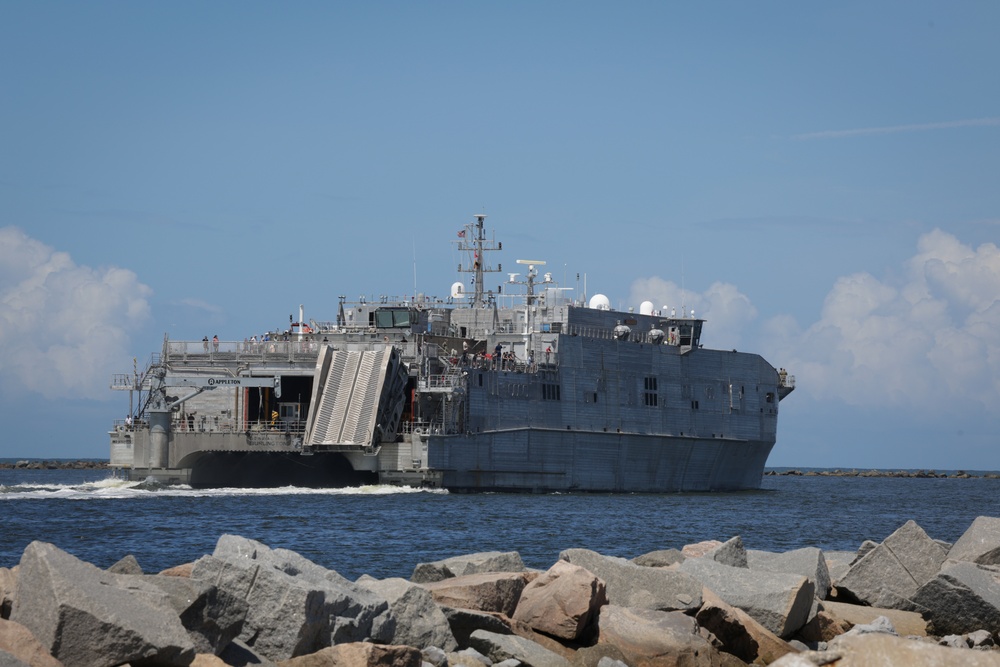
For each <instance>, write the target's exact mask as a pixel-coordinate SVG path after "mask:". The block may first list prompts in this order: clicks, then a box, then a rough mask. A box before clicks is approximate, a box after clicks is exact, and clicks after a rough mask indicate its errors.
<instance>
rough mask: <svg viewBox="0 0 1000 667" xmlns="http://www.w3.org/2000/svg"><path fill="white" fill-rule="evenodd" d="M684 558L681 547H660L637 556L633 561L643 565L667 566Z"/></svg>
mask: <svg viewBox="0 0 1000 667" xmlns="http://www.w3.org/2000/svg"><path fill="white" fill-rule="evenodd" d="M683 560H684V554H682V553H681V552H680V550H679V549H660V550H658V551H650V552H649V553H645V554H642V555H641V556H636V557H635V558H633V559H632V562H633V563H635V564H636V565H642V566H643V567H667V566H670V565H673V564H675V563H680V562H681V561H683Z"/></svg>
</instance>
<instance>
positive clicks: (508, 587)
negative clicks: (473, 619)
mask: <svg viewBox="0 0 1000 667" xmlns="http://www.w3.org/2000/svg"><path fill="white" fill-rule="evenodd" d="M533 576H534V575H528V574H527V573H524V572H520V573H519V572H483V573H480V574H464V575H462V576H460V577H451V578H449V579H443V580H441V581H432V582H430V583H427V584H420V585H421V586H423V587H424V588H426V589H427V590H429V591H430V592H431V595H432V596H434V601H435V602H437V603H438V604H440V605H445V606H448V607H461V608H462V609H474V610H476V611H495V612H499V613H501V614H506V615H507V616H511V615H512V614H513V613H514V609H515V608H517V601H518V600H520V599H521V592H522V591H524V587H525V586H526V585H527V583H528V579H529V578H533Z"/></svg>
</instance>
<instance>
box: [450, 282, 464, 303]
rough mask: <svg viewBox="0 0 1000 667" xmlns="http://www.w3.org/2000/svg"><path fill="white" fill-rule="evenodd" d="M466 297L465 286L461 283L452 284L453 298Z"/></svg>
mask: <svg viewBox="0 0 1000 667" xmlns="http://www.w3.org/2000/svg"><path fill="white" fill-rule="evenodd" d="M464 296H465V285H463V284H462V283H461V282H456V283H452V284H451V298H453V299H461V298H462V297H464Z"/></svg>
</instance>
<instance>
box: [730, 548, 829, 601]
mask: <svg viewBox="0 0 1000 667" xmlns="http://www.w3.org/2000/svg"><path fill="white" fill-rule="evenodd" d="M747 564H748V566H749V567H750V570H751V571H761V572H785V573H787V574H801V575H802V576H804V577H805V578H806V579H809V580H810V581H811V582H812V583H813V586H814V587H815V589H816V597H818V598H819V599H820V600H824V599H826V596H827V594H829V592H830V570H829V569H827V560H826V557H825V556H824V554H823V552H822V551H821V550H820V549H817V548H816V547H806V548H804V549H794V550H792V551H785V552H783V553H773V552H770V551H756V550H753V549H751V550H749V551H747Z"/></svg>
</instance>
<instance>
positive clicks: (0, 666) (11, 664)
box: [0, 649, 31, 667]
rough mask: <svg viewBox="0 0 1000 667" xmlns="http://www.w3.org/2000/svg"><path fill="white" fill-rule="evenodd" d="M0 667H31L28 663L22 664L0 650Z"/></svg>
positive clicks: (16, 658) (14, 657) (15, 657)
mask: <svg viewBox="0 0 1000 667" xmlns="http://www.w3.org/2000/svg"><path fill="white" fill-rule="evenodd" d="M0 667H31V666H30V665H29V664H28V663H26V662H24V661H23V660H21V659H20V658H18V657H17V656H15V655H11V654H10V653H7V651H4V650H3V649H0Z"/></svg>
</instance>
